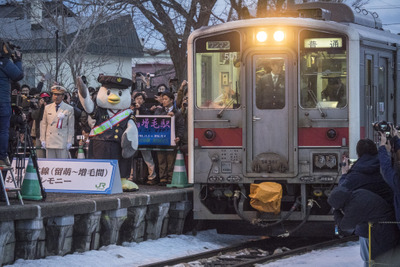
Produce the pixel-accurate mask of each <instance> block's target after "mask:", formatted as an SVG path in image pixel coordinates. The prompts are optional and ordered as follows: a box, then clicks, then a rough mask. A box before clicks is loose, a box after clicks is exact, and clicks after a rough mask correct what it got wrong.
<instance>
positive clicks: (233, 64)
mask: <svg viewBox="0 0 400 267" xmlns="http://www.w3.org/2000/svg"><path fill="white" fill-rule="evenodd" d="M195 55H196V57H195V61H196V62H195V71H194V73H195V77H194V78H195V87H196V90H195V92H196V95H195V99H196V100H195V103H196V106H197V107H198V108H200V109H237V108H239V107H240V88H239V85H240V34H239V33H238V32H236V31H232V32H227V33H222V34H219V35H213V36H208V37H203V38H199V39H197V40H196V41H195Z"/></svg>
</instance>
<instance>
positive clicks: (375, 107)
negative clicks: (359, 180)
mask: <svg viewBox="0 0 400 267" xmlns="http://www.w3.org/2000/svg"><path fill="white" fill-rule="evenodd" d="M294 7H295V12H291V14H294V13H296V14H297V16H293V17H268V18H259V19H250V20H241V21H234V22H229V23H224V24H220V25H216V26H211V27H204V28H201V29H199V30H196V31H194V32H193V33H192V34H191V36H190V38H189V40H188V69H189V77H188V78H189V79H188V80H189V96H190V97H189V123H188V125H189V155H190V157H189V181H191V182H193V183H194V209H193V210H194V218H195V219H196V220H218V221H220V220H227V222H228V221H229V223H227V224H226V228H229V226H230V225H231V224H234V222H235V221H236V222H238V221H242V220H243V219H244V220H247V221H250V222H251V223H252V224H258V225H261V226H264V228H265V229H268V231H269V233H270V234H281V233H291V231H292V230H294V229H297V228H298V227H297V226H299V225H303V224H304V226H305V227H307V226H309V229H312V230H313V231H316V229H317V228H316V227H315V226H323V227H319V228H321V229H322V231H323V232H325V233H326V232H330V230H328V229H330V228H326V227H333V224H332V215H331V208H330V206H329V205H328V204H327V202H326V200H327V197H328V195H329V193H330V191H331V189H332V188H333V186H334V185H335V184H336V183H337V182H338V180H339V178H340V166H339V165H340V162H341V158H342V156H343V155H344V154H347V153H348V154H349V156H350V158H353V159H356V158H357V156H356V153H355V145H356V143H357V141H358V140H359V139H360V138H371V139H373V138H374V132H373V128H372V123H373V122H375V121H381V120H386V121H391V122H393V123H395V124H398V123H399V119H398V118H397V109H398V107H397V105H396V103H399V99H400V94H399V92H398V91H397V88H399V87H400V76H399V75H400V72H399V66H400V53H399V50H400V36H399V35H396V34H393V33H390V32H388V31H384V30H383V29H382V24H381V22H380V20H379V19H378V18H377V16H376V14H371V13H369V12H367V11H365V10H358V11H360V12H357V11H355V10H354V9H352V8H351V7H349V6H347V5H345V4H339V3H326V2H321V3H306V4H301V5H295V6H294ZM274 72H275V74H274ZM275 75H277V77H278V78H276V77H275ZM274 77H275V78H274ZM272 80H274V82H273V83H271V81H272ZM272 84H273V85H272ZM263 182H274V183H277V184H280V185H281V186H282V191H283V195H282V199H281V200H280V203H279V204H280V209H279V211H278V212H277V213H273V212H262V211H259V210H256V209H255V208H253V206H252V205H251V204H252V203H250V202H251V198H249V194H250V187H251V186H250V185H251V184H260V183H263ZM305 222H307V223H305ZM306 225H307V226H306ZM267 226H270V227H267ZM325 226H326V227H325ZM332 233H333V230H332Z"/></svg>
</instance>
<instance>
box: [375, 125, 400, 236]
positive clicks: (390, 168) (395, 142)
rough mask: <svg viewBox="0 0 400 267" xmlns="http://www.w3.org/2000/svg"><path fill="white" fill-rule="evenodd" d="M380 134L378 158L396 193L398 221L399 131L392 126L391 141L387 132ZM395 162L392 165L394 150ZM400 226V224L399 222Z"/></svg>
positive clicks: (399, 186) (399, 209)
mask: <svg viewBox="0 0 400 267" xmlns="http://www.w3.org/2000/svg"><path fill="white" fill-rule="evenodd" d="M379 135H380V144H379V148H378V158H379V162H380V165H381V173H382V175H383V179H384V180H385V182H386V183H387V184H388V185H389V186H390V188H391V189H392V191H393V193H394V208H395V214H396V221H398V222H400V177H399V167H400V165H399V160H400V155H399V148H400V139H399V132H398V131H397V130H396V129H395V128H394V127H391V131H390V136H389V137H390V139H391V140H390V142H388V137H387V136H386V133H385V132H382V131H379ZM392 148H393V152H394V153H395V154H393V158H394V163H393V165H392V154H391V151H392ZM397 226H398V227H399V228H400V224H397Z"/></svg>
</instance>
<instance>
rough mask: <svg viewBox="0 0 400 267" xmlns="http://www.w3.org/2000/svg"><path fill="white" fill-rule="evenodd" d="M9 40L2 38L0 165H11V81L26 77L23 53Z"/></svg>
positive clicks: (0, 44) (0, 68)
mask: <svg viewBox="0 0 400 267" xmlns="http://www.w3.org/2000/svg"><path fill="white" fill-rule="evenodd" d="M15 48H16V47H14V46H13V45H11V44H10V43H9V42H5V41H4V40H2V39H0V94H1V97H0V166H9V165H10V162H9V160H8V156H7V150H8V137H9V136H8V135H9V134H8V133H9V128H10V118H11V83H10V81H13V82H17V81H19V80H21V79H22V78H23V77H24V72H23V69H22V62H21V59H22V54H21V52H20V51H18V50H16V49H15Z"/></svg>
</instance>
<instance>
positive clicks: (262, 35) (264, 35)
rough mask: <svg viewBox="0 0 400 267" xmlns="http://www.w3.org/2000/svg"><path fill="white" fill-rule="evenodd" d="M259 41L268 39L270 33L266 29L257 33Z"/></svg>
mask: <svg viewBox="0 0 400 267" xmlns="http://www.w3.org/2000/svg"><path fill="white" fill-rule="evenodd" d="M256 38H257V41H259V42H260V43H263V42H265V41H267V38H268V34H267V33H266V32H265V31H259V32H258V33H257V35H256Z"/></svg>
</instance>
